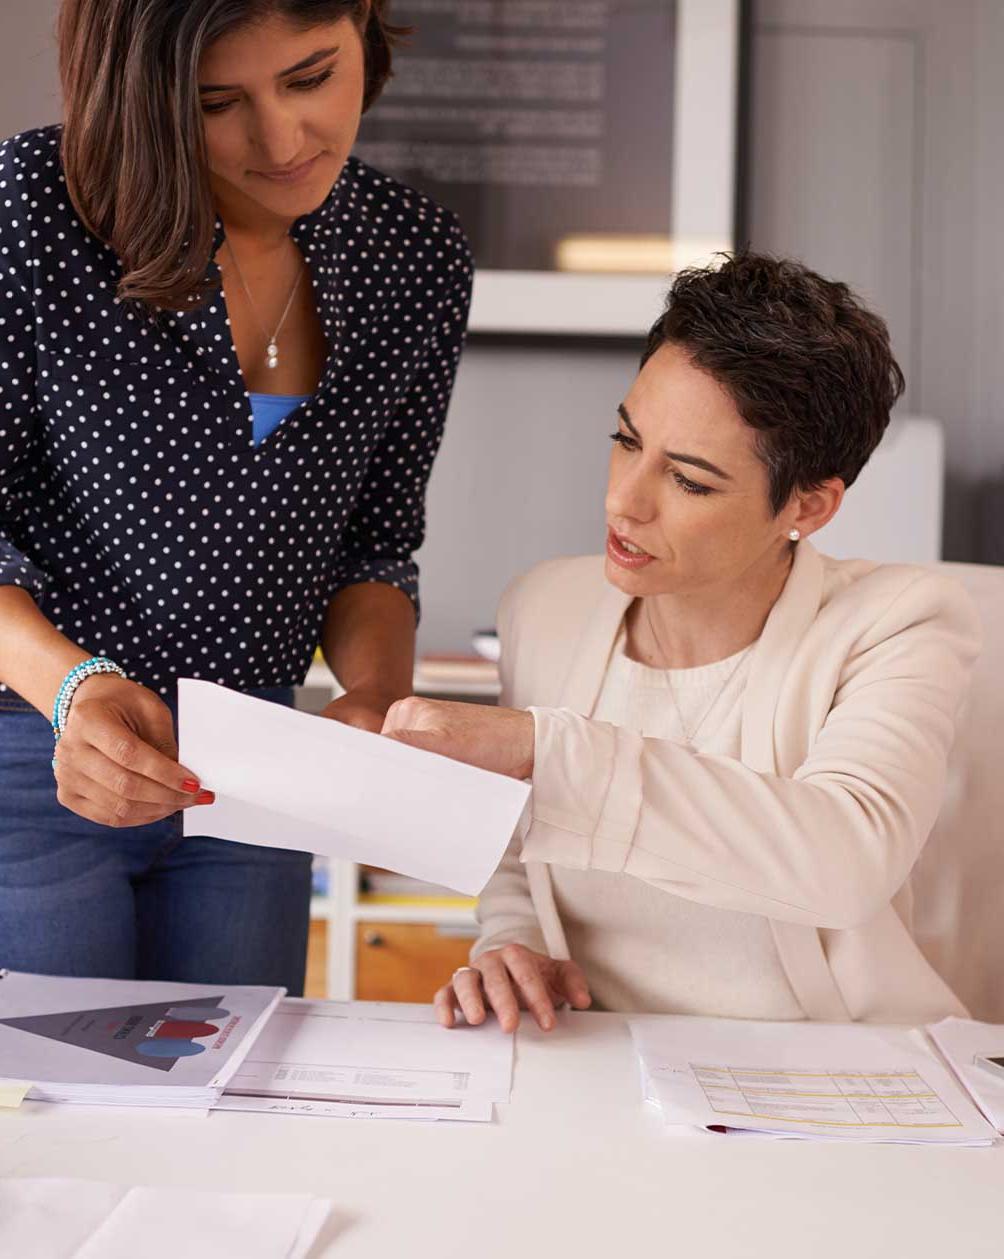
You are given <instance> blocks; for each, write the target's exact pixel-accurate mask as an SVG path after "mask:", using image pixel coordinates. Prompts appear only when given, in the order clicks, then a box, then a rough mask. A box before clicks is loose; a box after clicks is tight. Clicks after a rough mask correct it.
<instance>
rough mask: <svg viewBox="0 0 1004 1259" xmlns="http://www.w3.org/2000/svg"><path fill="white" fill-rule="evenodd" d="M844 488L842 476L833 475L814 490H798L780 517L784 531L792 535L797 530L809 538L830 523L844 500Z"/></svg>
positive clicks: (802, 535)
mask: <svg viewBox="0 0 1004 1259" xmlns="http://www.w3.org/2000/svg"><path fill="white" fill-rule="evenodd" d="M844 490H845V486H844V483H843V481H841V479H840V477H831V478H830V479H829V480H828V481H824V482H823V483H822V485H818V486H817V487H816V488H815V489H813V490H796V491H795V493H794V494H792V496H791V499H790V501H789V503H788V505H787V507H786V508H785V509H784V510H783V511H782V512H781V514H780V516H779V517H778V519H779V520H780V522H781V524H782V526H783V530H784V533H785V534H786V535H788V536H791V533H792V530H797V531H798V534H799V536H800V537H802V538H807V537H809V536H810V535H811V534H813V533H816V532H817V531H818V530H820V529H822V527H823V525H826V524H829V522H830V521H831V520H832V519H833V517H834V516H835V515H836V514H837V511H838V510H839V508H840V504H841V503H842V502H843V501H844Z"/></svg>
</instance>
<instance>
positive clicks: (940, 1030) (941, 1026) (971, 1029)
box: [927, 1019, 1004, 1132]
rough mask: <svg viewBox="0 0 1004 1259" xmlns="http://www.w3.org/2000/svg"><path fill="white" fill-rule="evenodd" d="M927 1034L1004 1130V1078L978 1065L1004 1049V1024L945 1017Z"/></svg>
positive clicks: (984, 1108) (988, 1116) (987, 1115)
mask: <svg viewBox="0 0 1004 1259" xmlns="http://www.w3.org/2000/svg"><path fill="white" fill-rule="evenodd" d="M927 1034H928V1035H929V1036H930V1038H931V1039H932V1040H933V1041H934V1043H935V1045H937V1047H938V1049H940V1050H941V1052H942V1054H944V1056H945V1057H946V1058H947V1059H948V1061H949V1063H950V1064H951V1066H952V1070H953V1071H954V1072H955V1074H956V1075H957V1076H958V1077H959V1079H960V1080H961V1081H962V1083H963V1084H964V1085H965V1087H966V1088H967V1089H968V1091H969V1093H970V1094H971V1096H972V1097H973V1099H974V1100H975V1102H976V1104H977V1106H979V1108H980V1110H982V1111H983V1113H984V1115H986V1117H987V1119H989V1120H990V1122H991V1123H992V1124H993V1126H994V1127H995V1128H996V1129H997V1131H998V1132H1004V1079H1001V1078H1000V1077H999V1076H996V1075H991V1074H990V1072H989V1071H987V1070H985V1068H983V1067H978V1066H977V1065H976V1061H975V1059H976V1058H977V1057H985V1058H992V1057H995V1056H997V1055H1000V1054H1001V1053H1004V1025H1002V1024H1000V1023H977V1022H975V1021H974V1020H973V1019H943V1020H942V1021H941V1022H940V1023H934V1024H933V1025H932V1026H931V1027H929V1028H928V1029H927Z"/></svg>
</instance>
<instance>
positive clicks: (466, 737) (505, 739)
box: [383, 696, 534, 778]
mask: <svg viewBox="0 0 1004 1259" xmlns="http://www.w3.org/2000/svg"><path fill="white" fill-rule="evenodd" d="M383 733H384V734H386V735H389V736H390V738H392V739H397V740H398V741H399V742H401V743H410V744H411V745H412V747H416V748H424V749H425V750H426V751H427V752H438V753H439V754H440V756H449V757H451V758H452V759H453V760H455V761H464V762H466V763H467V764H468V765H477V766H478V767H479V768H480V769H489V770H491V771H492V772H493V773H496V774H506V775H508V776H509V777H510V778H530V777H531V776H532V774H533V738H534V724H533V714H532V713H526V712H522V711H521V710H520V709H516V708H495V707H493V706H491V705H488V704H456V703H453V702H451V701H448V700H438V699H419V698H418V697H417V696H412V697H411V698H409V699H401V700H398V701H397V703H396V704H393V705H391V708H390V710H389V712H388V713H387V720H386V721H385V722H384V724H383Z"/></svg>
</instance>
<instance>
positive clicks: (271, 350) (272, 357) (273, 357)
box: [265, 341, 279, 367]
mask: <svg viewBox="0 0 1004 1259" xmlns="http://www.w3.org/2000/svg"><path fill="white" fill-rule="evenodd" d="M265 355H266V358H265V362H266V364H267V365H268V366H269V367H278V366H279V347H278V346H277V345H276V343H275V342H274V341H270V342H269V343H268V345H267V346H266V347H265Z"/></svg>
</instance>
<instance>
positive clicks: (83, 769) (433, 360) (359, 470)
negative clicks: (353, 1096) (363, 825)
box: [0, 0, 471, 992]
mask: <svg viewBox="0 0 1004 1259" xmlns="http://www.w3.org/2000/svg"><path fill="white" fill-rule="evenodd" d="M385 7H386V6H385V4H384V0H191V2H189V3H179V2H178V0H64V4H63V7H62V11H61V15H60V23H59V44H60V49H59V51H60V67H61V75H62V83H63V93H64V123H63V124H62V126H60V127H50V128H45V129H42V130H38V131H32V132H26V133H24V134H22V135H20V136H16V137H14V138H13V139H11V140H9V141H7V142H5V143H4V144H2V145H0V684H2V685H0V798H2V801H3V804H2V809H0V964H2V965H4V966H8V967H13V968H17V969H22V970H33V971H38V972H50V973H64V974H94V975H105V976H137V977H141V978H164V979H174V980H193V981H206V982H214V983H217V982H219V983H222V982H228V983H236V982H255V983H281V984H285V985H286V986H287V987H288V988H289V990H290V991H291V992H296V991H300V989H301V987H302V978H303V964H304V954H305V942H306V931H307V923H308V912H309V895H310V859H309V857H308V856H307V855H306V854H301V853H289V852H285V851H282V850H278V849H277V850H271V849H256V848H247V847H245V846H242V845H238V844H230V843H227V842H226V841H220V840H214V839H208V838H203V839H200V838H188V839H185V840H184V841H182V838H181V829H180V825H179V821H178V819H179V818H180V810H181V809H183V808H186V807H198V806H199V805H203V804H207V803H210V802H211V801H212V799H213V796H212V792H211V787H212V784H211V783H207V784H202V783H200V782H198V781H197V779H196V777H195V775H194V774H192V773H191V772H190V771H189V770H188V769H187V768H186V767H184V766H182V765H180V764H179V763H178V760H177V756H178V752H177V744H176V740H175V729H174V714H173V705H174V698H175V684H176V680H177V678H178V677H179V676H181V675H188V676H195V677H201V678H206V679H209V680H211V681H215V682H220V683H224V684H226V685H228V686H231V687H234V688H237V689H241V690H244V691H247V692H251V693H255V694H259V695H264V696H266V697H268V698H272V699H275V700H278V701H280V702H287V703H288V702H290V699H291V688H292V687H293V686H294V685H295V684H296V683H298V682H299V681H300V680H301V679H302V677H303V675H304V673H305V671H306V668H307V666H308V664H309V661H310V658H311V654H312V652H313V650H314V647H315V645H316V644H317V642H318V641H320V642H321V645H322V647H323V650H324V652H325V655H326V658H327V660H328V662H329V664H330V665H331V667H332V669H333V670H334V672H335V674H336V675H337V676H338V678H339V679H340V681H341V683H342V685H343V686H344V688H345V691H346V694H345V695H344V696H343V697H342V698H341V699H339V700H338V701H336V702H335V703H334V704H333V705H332V706H331V707H330V708H329V709H328V710H327V715H328V716H330V717H333V718H336V719H339V720H342V721H347V722H350V723H352V724H355V725H358V726H361V727H364V728H367V729H372V730H379V729H380V727H381V724H382V722H383V718H384V714H385V712H386V710H387V708H388V707H389V705H390V704H391V703H392V702H393V701H394V700H396V699H398V698H400V697H401V696H403V695H406V694H408V693H409V692H410V689H411V669H412V661H413V654H414V631H415V620H416V609H417V570H416V568H415V564H414V562H413V559H412V554H413V552H414V550H415V549H416V548H417V546H418V545H419V544H420V543H421V540H422V534H423V501H424V494H425V486H426V482H427V478H428V474H429V470H430V468H431V465H432V461H433V459H434V457H435V453H436V450H437V447H438V444H439V440H440V437H441V433H442V426H443V421H444V417H445V412H446V406H447V403H448V400H449V396H450V392H451V389H452V385H453V378H454V373H455V370H456V365H457V361H458V358H459V354H460V348H461V343H462V340H463V334H464V329H465V325H466V318H467V310H468V305H469V297H470V281H471V265H470V255H469V250H468V248H467V244H466V241H465V240H464V237H463V233H462V232H461V230H460V228H459V225H458V224H457V222H456V220H455V219H454V218H453V217H452V216H451V215H449V214H448V213H446V212H445V211H443V210H442V209H440V208H439V207H438V206H436V205H434V204H433V203H431V202H430V201H428V200H427V199H426V198H424V197H422V196H420V195H419V194H417V193H415V192H413V191H411V190H410V189H407V188H404V187H402V186H401V185H398V184H396V183H395V182H394V181H392V180H390V179H388V178H386V177H384V176H382V175H380V174H379V173H377V172H376V171H373V170H371V169H369V168H367V167H366V166H365V165H363V164H362V163H361V162H359V161H358V160H356V159H355V158H353V157H352V156H351V149H352V146H353V143H354V141H355V137H356V132H357V129H358V126H359V120H360V116H361V114H362V112H363V111H364V110H365V109H366V108H368V106H369V105H370V104H371V103H372V102H373V101H374V100H375V99H376V97H377V96H378V94H379V92H380V90H381V87H382V86H383V84H384V82H385V81H386V79H387V77H388V75H389V74H390V69H391V47H392V44H393V42H394V38H395V36H396V35H397V34H399V33H400V32H399V31H396V30H395V28H393V27H391V26H390V25H388V22H387V20H386V15H385ZM54 735H55V754H53V736H54Z"/></svg>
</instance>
